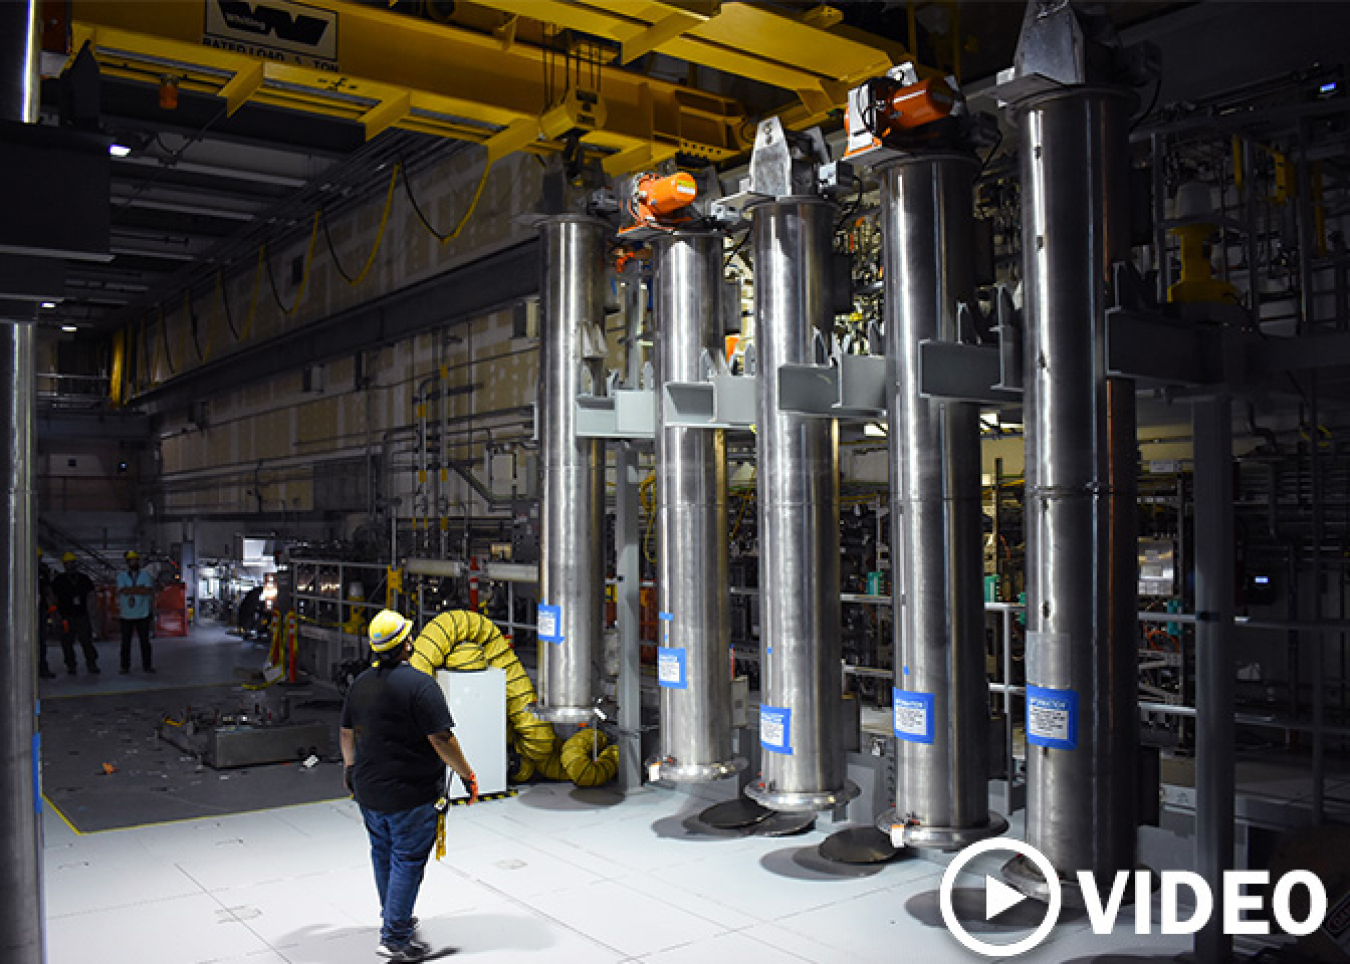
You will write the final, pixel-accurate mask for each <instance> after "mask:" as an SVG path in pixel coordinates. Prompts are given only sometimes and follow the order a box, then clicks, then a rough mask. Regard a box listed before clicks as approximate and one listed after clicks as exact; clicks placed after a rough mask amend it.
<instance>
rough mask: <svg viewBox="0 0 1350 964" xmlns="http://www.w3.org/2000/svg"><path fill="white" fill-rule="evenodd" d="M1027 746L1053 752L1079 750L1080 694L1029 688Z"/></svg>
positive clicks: (1034, 687) (1036, 687)
mask: <svg viewBox="0 0 1350 964" xmlns="http://www.w3.org/2000/svg"><path fill="white" fill-rule="evenodd" d="M1027 742H1028V743H1030V744H1032V745H1033V746H1043V747H1048V748H1049V749H1051V750H1073V749H1076V748H1077V746H1078V694H1077V693H1075V692H1074V691H1073V690H1052V689H1047V688H1045V687H1043V686H1028V687H1027Z"/></svg>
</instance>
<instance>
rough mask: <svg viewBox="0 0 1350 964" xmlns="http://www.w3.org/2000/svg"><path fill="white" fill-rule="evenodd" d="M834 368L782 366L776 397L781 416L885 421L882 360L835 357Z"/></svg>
mask: <svg viewBox="0 0 1350 964" xmlns="http://www.w3.org/2000/svg"><path fill="white" fill-rule="evenodd" d="M835 362H836V364H834V365H784V366H782V367H781V368H779V369H778V393H779V398H780V399H781V402H780V404H781V407H782V410H783V411H784V412H788V413H791V414H793V415H810V416H819V417H822V418H846V419H864V420H867V421H872V420H875V419H878V418H881V419H884V418H885V417H886V406H887V404H888V400H887V398H886V359H885V357H884V356H882V355H839V356H838V357H837V358H836V359H835Z"/></svg>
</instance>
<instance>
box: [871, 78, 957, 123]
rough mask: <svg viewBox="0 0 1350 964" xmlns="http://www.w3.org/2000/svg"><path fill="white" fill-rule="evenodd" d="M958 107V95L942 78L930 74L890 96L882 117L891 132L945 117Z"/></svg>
mask: <svg viewBox="0 0 1350 964" xmlns="http://www.w3.org/2000/svg"><path fill="white" fill-rule="evenodd" d="M955 106H956V94H954V93H953V92H952V89H951V88H950V87H948V86H947V82H946V81H945V80H943V79H942V78H941V77H929V78H928V79H927V80H921V81H919V82H918V83H917V84H910V85H909V86H908V87H901V88H899V89H898V90H896V91H895V93H894V94H892V95H891V98H890V110H889V111H887V112H886V116H885V117H884V118H882V120H883V121H884V123H885V125H886V127H887V128H889V130H888V133H889V132H891V131H895V130H906V131H908V130H913V129H914V128H916V127H922V126H923V125H924V124H931V123H932V122H933V121H939V120H942V119H943V118H944V117H946V116H947V115H949V114H950V113H951V112H952V108H953V107H955Z"/></svg>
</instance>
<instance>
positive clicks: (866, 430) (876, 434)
mask: <svg viewBox="0 0 1350 964" xmlns="http://www.w3.org/2000/svg"><path fill="white" fill-rule="evenodd" d="M863 434H864V435H866V436H868V437H870V438H886V436H887V434H888V433H887V431H886V426H884V425H882V424H881V423H880V422H867V423H865V424H864V425H863Z"/></svg>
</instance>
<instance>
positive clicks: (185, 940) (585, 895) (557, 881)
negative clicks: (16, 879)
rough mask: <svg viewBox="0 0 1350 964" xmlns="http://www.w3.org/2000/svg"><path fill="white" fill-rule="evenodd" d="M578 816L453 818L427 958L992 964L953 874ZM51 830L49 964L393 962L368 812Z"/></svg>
mask: <svg viewBox="0 0 1350 964" xmlns="http://www.w3.org/2000/svg"><path fill="white" fill-rule="evenodd" d="M577 796H578V795H574V793H573V792H572V791H571V789H570V788H569V787H567V786H565V785H561V784H558V785H539V786H533V787H530V788H528V789H526V790H525V791H524V792H523V793H522V794H521V795H520V796H518V797H515V798H509V799H503V800H495V801H486V802H483V803H480V804H479V805H477V806H475V807H472V808H464V807H458V808H455V809H453V810H452V811H451V812H450V820H449V828H448V834H447V836H448V851H449V852H448V854H447V857H446V859H445V861H443V862H442V863H439V864H438V863H435V862H434V861H433V863H432V865H431V866H430V867H429V869H428V873H427V878H426V881H425V883H424V884H423V888H422V893H421V897H420V899H419V902H418V907H417V911H418V914H419V916H420V917H421V919H422V934H423V937H424V939H425V940H427V941H429V942H430V943H431V944H433V945H434V946H436V947H447V948H448V947H453V948H457V949H458V952H457V954H455V956H454V959H455V960H465V961H469V960H472V961H477V962H482V964H497V962H500V964H527V962H531V961H550V962H555V964H564V962H565V964H571V962H576V964H609V962H621V961H632V962H636V961H642V962H650V964H713V962H721V961H728V962H730V961H735V962H736V964H779V962H784V964H790V962H803V961H809V962H818V964H836V962H837V964H844V962H876V964H883V962H884V964H894V962H911V961H912V962H916V964H917V962H929V961H939V962H940V961H973V960H981V958H979V957H977V956H975V955H974V954H971V953H970V952H967V951H965V950H963V949H962V948H960V947H959V946H958V945H957V944H956V942H955V941H954V940H953V939H952V938H951V937H950V936H949V935H948V934H947V933H946V931H945V930H943V929H942V927H941V926H931V925H933V924H936V915H937V910H936V888H937V885H938V880H939V877H940V874H941V870H942V867H941V866H940V865H937V864H933V863H929V862H926V861H920V860H915V861H909V862H901V863H892V864H888V865H886V866H884V867H882V868H880V869H879V870H878V871H877V872H875V873H870V874H869V875H866V876H861V877H854V878H850V877H847V876H837V877H832V876H826V875H825V874H823V873H821V872H820V871H819V870H817V869H815V868H816V866H818V865H817V864H816V863H815V859H816V858H815V854H814V850H815V847H816V846H817V845H818V844H819V843H820V841H821V840H823V839H824V838H825V836H826V832H825V831H824V830H815V831H812V832H810V833H809V834H806V835H804V836H800V837H788V838H777V839H774V838H761V837H745V838H707V837H701V838H695V837H689V836H686V835H685V833H684V828H683V826H682V820H683V818H684V817H685V816H687V815H689V814H692V813H696V812H697V811H699V810H701V809H702V808H703V807H704V806H706V804H707V801H706V800H700V799H697V798H694V797H691V796H689V795H687V794H685V793H682V792H679V791H676V790H668V789H652V790H646V791H642V792H640V793H637V794H634V795H630V796H629V797H627V798H621V797H619V795H618V794H614V795H612V797H611V796H610V795H607V794H601V795H600V796H599V797H598V800H599V801H600V802H599V803H597V802H595V801H596V799H597V798H596V797H594V796H592V798H591V802H583V801H580V800H578V799H577ZM44 829H45V833H46V862H45V873H46V901H47V904H46V912H47V942H48V961H49V962H50V964H207V962H212V964H224V962H231V964H234V962H238V964H245V962H246V964H358V962H371V961H374V960H376V959H377V958H376V957H375V954H374V949H375V945H376V943H377V940H376V938H377V936H378V930H377V923H378V922H377V920H376V917H375V914H376V900H375V891H374V884H373V883H372V880H371V873H370V869H369V864H368V862H367V856H366V855H367V851H366V840H365V833H364V830H363V829H362V827H361V823H360V817H359V814H358V812H357V810H356V807H355V805H354V804H353V803H352V802H350V801H346V800H344V801H336V802H331V803H319V804H311V805H306V806H300V807H293V808H289V809H284V810H271V811H264V812H260V813H254V814H245V815H240V816H231V817H224V818H215V819H205V820H195V821H189V822H184V823H178V824H170V825H162V826H153V827H142V828H136V829H130V830H116V831H108V832H104V833H99V834H92V835H83V836H81V835H76V834H75V833H74V831H72V830H71V829H70V828H69V827H68V826H67V825H66V824H65V823H64V822H63V821H62V820H61V819H60V817H59V816H57V815H55V814H53V813H51V811H50V810H48V811H47V814H46V818H45V822H44ZM827 829H832V828H827ZM981 885H982V879H981V878H980V877H970V878H968V879H967V880H965V881H963V886H967V887H971V888H977V887H980V886H981ZM911 902H913V903H911ZM915 912H917V915H918V917H919V918H921V919H922V920H921V919H916V917H915ZM924 920H926V921H928V923H925V922H923V921H924ZM1024 933H1026V931H1014V932H1008V933H1007V935H1006V936H1001V937H1000V938H999V939H1000V940H1005V941H1006V940H1010V939H1014V938H1016V937H1020V936H1022V934H1024ZM1187 947H1188V943H1187V942H1186V941H1185V940H1184V939H1181V938H1172V939H1167V940H1164V939H1162V938H1136V937H1134V935H1132V934H1129V933H1124V932H1122V933H1119V934H1118V935H1117V936H1114V937H1110V938H1106V937H1097V936H1094V935H1092V934H1090V933H1088V932H1087V931H1086V925H1085V924H1083V923H1081V922H1079V923H1076V924H1073V925H1068V926H1064V927H1061V928H1058V929H1057V932H1056V933H1055V935H1054V936H1053V937H1052V938H1051V940H1050V942H1049V943H1047V944H1045V945H1043V946H1042V947H1041V948H1039V949H1038V950H1037V951H1036V952H1033V953H1032V954H1030V955H1027V956H1025V957H1021V958H1018V960H1021V961H1035V962H1050V961H1095V960H1103V961H1112V962H1124V961H1157V960H1167V959H1170V958H1171V956H1172V954H1174V953H1176V952H1178V951H1181V950H1185V949H1186V948H1187ZM1108 953H1109V956H1102V955H1107V954H1108Z"/></svg>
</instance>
